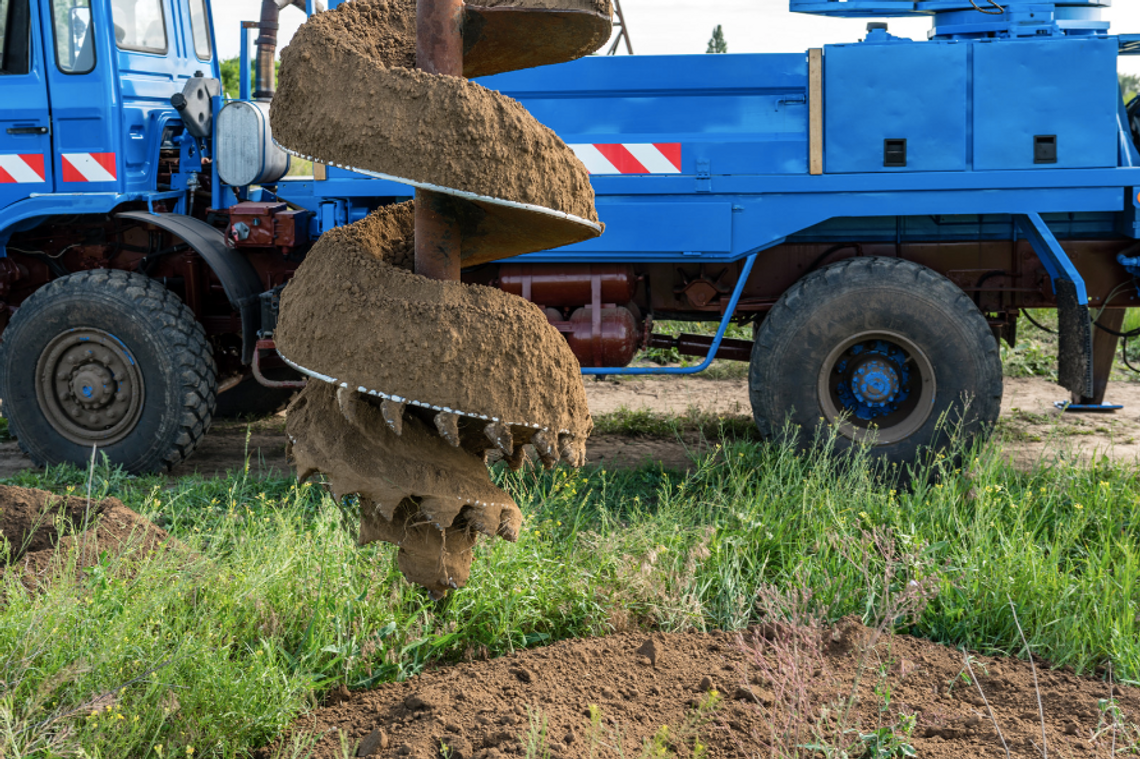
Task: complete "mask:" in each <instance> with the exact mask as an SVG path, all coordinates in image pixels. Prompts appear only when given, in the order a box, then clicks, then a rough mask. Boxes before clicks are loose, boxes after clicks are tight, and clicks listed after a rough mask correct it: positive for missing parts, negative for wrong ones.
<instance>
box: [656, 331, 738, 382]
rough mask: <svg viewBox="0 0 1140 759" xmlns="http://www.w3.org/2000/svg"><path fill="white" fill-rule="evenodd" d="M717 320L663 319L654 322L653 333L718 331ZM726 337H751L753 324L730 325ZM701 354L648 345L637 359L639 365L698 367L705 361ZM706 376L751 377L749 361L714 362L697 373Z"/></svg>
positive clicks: (706, 377) (709, 332) (692, 333)
mask: <svg viewBox="0 0 1140 759" xmlns="http://www.w3.org/2000/svg"><path fill="white" fill-rule="evenodd" d="M719 326H720V325H719V323H717V322H672V321H660V322H654V323H653V332H654V334H658V335H672V336H676V335H680V334H682V333H685V334H690V335H708V336H710V337H711V336H713V335H715V334H716V331H717V328H718V327H719ZM724 336H725V337H726V338H732V339H734V340H751V339H752V326H751V325H743V326H742V325H739V324H730V325H728V329H727V330H725V333H724ZM704 360H705V359H704V358H703V357H701V356H682V355H681V354H680V353H679V352H678V351H677V350H676V349H673V348H670V349H669V350H662V349H660V348H647V349H646V350H643V351H641V352H640V353H638V354H637V356H636V357H635V358H634V363H637V364H650V365H652V364H657V365H668V366H698V365H699V364H701V363H703V362H704ZM697 376H699V377H701V378H703V379H713V380H717V379H742V378H744V377H747V376H748V364H747V362H744V361H725V360H718V361H713V362H712V364H711V365H710V366H709V368H708V369H706V370H705V371H703V372H701V374H699V375H697Z"/></svg>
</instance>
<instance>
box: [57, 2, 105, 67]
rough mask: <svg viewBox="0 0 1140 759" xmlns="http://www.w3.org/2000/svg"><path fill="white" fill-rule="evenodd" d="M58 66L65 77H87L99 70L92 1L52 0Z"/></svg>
mask: <svg viewBox="0 0 1140 759" xmlns="http://www.w3.org/2000/svg"><path fill="white" fill-rule="evenodd" d="M51 23H52V29H53V31H54V32H55V63H56V65H57V66H59V70H60V71H62V72H63V73H65V74H86V73H88V72H89V71H91V70H92V69H94V68H95V34H94V31H95V30H94V29H92V26H93V24H92V20H91V0H52V2H51Z"/></svg>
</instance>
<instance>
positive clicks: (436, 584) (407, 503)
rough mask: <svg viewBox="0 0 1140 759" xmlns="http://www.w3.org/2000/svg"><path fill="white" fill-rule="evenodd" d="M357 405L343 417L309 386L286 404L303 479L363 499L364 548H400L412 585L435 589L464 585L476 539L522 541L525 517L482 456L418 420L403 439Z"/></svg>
mask: <svg viewBox="0 0 1140 759" xmlns="http://www.w3.org/2000/svg"><path fill="white" fill-rule="evenodd" d="M358 398H359V400H357V401H355V402H354V405H353V406H352V407H351V408H350V409H348V410H346V411H342V408H341V404H340V402H339V401H338V398H337V390H336V388H334V387H333V386H331V385H327V384H325V383H323V382H313V383H311V384H310V385H309V386H308V387H306V388H305V390H304V391H303V392H302V393H301V395H300V396H299V397H298V398H297V400H296V401H294V403H293V405H292V406H290V408H289V414H288V422H287V433H288V435H289V439H290V441H291V443H292V452H293V456H294V457H295V459H296V463H297V472H298V478H299V479H301V480H305V479H307V478H308V477H310V476H311V475H312V474H314V473H315V472H323V473H324V474H325V475H326V476H327V477H328V479H329V484H330V487H331V489H332V491H333V493H334V495H336V496H337V497H338V498H339V497H341V496H345V495H349V494H355V495H358V496H359V497H360V517H361V522H360V543H361V545H364V544H366V543H371V542H374V541H377V540H384V541H387V542H389V543H394V544H396V545H398V546H399V547H400V551H399V554H398V558H399V565H400V569H401V571H403V573H404V575H405V576H406V577H407V578H408V580H410V581H411V582H415V583H419V584H420V585H423V586H424V587H425V588H428V589H429V590H432V591H436V592H446V591H447V590H449V589H451V588H457V587H461V586H463V585H464V584H466V582H467V578H468V575H469V574H470V570H471V560H472V549H473V548H474V546H475V542H476V540H477V539H478V536H479V535H480V534H484V535H488V536H491V537H495V536H496V535H497V536H500V537H503V538H506V539H507V540H511V541H514V540H516V539H517V538H518V534H519V528H520V526H521V524H522V513H521V512H520V511H519V508H518V506H517V505H515V502H514V500H512V499H511V497H510V496H509V495H507V494H506V493H505V492H503V491H502V490H500V489H499V488H497V487H495V486H494V485H493V484H491V478H490V476H489V475H488V472H487V467H486V465H485V464H484V463H483V456H482V454H481V452H480V453H474V452H470V451H468V450H465V449H464V448H462V447H459V448H455V447H452V446H451V445H449V444H448V443H447V442H445V441H444V440H443V438H441V437H439V435H438V434H436V432H435V430H434V429H429V427H428V424H427V423H425V422H424V421H422V420H421V419H419V418H418V417H417V416H415V415H414V414H408V415H407V416H406V418H404V420H403V425H402V429H401V431H400V434H398V435H397V434H396V433H395V432H394V431H392V430H391V429H389V427H388V425H387V424H386V423H385V421H384V418H383V417H382V416H381V412H380V410H379V409H377V408H376V407H375V406H373V405H372V404H370V403H368V402H367V401H365V400H364V399H363V398H360V397H359V396H358Z"/></svg>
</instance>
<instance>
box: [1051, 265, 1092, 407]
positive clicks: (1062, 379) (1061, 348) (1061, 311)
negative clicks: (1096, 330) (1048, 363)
mask: <svg viewBox="0 0 1140 759" xmlns="http://www.w3.org/2000/svg"><path fill="white" fill-rule="evenodd" d="M1053 288H1054V289H1055V290H1056V291H1057V334H1058V337H1059V338H1060V340H1059V344H1058V346H1057V380H1058V382H1059V383H1060V385H1061V387H1064V388H1065V389H1067V390H1071V391H1072V392H1073V393H1075V394H1077V395H1078V396H1080V397H1082V398H1087V397H1090V396H1091V395H1092V394H1093V362H1092V355H1093V351H1092V344H1093V335H1092V316H1091V315H1090V314H1089V307H1088V305H1082V304H1081V303H1080V300H1079V298H1078V296H1077V286H1076V285H1075V284H1073V283H1072V282H1069V281H1067V280H1064V279H1056V280H1053Z"/></svg>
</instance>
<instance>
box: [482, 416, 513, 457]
mask: <svg viewBox="0 0 1140 759" xmlns="http://www.w3.org/2000/svg"><path fill="white" fill-rule="evenodd" d="M483 432H484V433H486V435H487V439H488V440H490V441H491V442H492V443H494V444H495V445H496V446H498V448H499V450H500V451H502V452H503V456H505V457H506V458H508V459H510V458H511V456H513V455H514V453H515V436H514V434H513V433H512V432H511V426H510V425H509V424H503V423H502V422H492V423H490V424H488V425H487V426H486V427H484V428H483Z"/></svg>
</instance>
